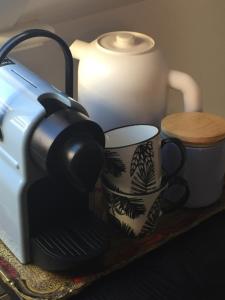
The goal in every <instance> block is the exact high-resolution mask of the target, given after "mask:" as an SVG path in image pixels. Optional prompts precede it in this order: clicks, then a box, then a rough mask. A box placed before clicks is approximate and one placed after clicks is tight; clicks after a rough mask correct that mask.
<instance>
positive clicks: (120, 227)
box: [109, 215, 135, 238]
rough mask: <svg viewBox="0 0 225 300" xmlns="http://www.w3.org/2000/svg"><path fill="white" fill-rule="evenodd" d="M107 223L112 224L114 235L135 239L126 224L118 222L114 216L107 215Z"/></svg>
mask: <svg viewBox="0 0 225 300" xmlns="http://www.w3.org/2000/svg"><path fill="white" fill-rule="evenodd" d="M109 221H110V223H111V224H112V226H113V228H114V229H116V232H115V233H116V234H119V233H120V234H122V235H123V236H127V237H130V238H134V237H135V233H134V231H133V229H132V228H131V227H130V226H129V225H128V224H126V223H124V222H122V221H120V220H118V219H117V218H116V217H115V216H113V215H109Z"/></svg>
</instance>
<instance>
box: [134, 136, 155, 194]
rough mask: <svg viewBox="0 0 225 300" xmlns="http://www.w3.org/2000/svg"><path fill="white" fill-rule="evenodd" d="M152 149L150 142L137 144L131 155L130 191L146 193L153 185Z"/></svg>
mask: <svg viewBox="0 0 225 300" xmlns="http://www.w3.org/2000/svg"><path fill="white" fill-rule="evenodd" d="M153 158H154V150H153V144H152V142H148V143H146V144H143V145H139V146H138V147H137V148H136V150H135V152H134V155H133V158H132V162H131V169H130V175H131V176H133V178H132V191H133V192H134V193H135V194H147V193H149V192H150V191H151V190H152V188H153V186H154V185H155V183H156V182H155V168H154V162H153Z"/></svg>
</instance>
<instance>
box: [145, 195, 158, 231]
mask: <svg viewBox="0 0 225 300" xmlns="http://www.w3.org/2000/svg"><path fill="white" fill-rule="evenodd" d="M160 214H161V208H160V196H159V197H158V198H157V199H156V201H155V202H154V203H153V205H152V207H151V209H150V211H149V213H148V216H147V221H146V223H145V225H144V226H143V228H142V230H141V233H140V237H143V236H144V235H146V234H150V233H153V232H154V231H155V230H156V227H157V224H158V219H159V216H160Z"/></svg>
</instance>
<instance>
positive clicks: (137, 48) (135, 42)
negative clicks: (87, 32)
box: [97, 31, 155, 54]
mask: <svg viewBox="0 0 225 300" xmlns="http://www.w3.org/2000/svg"><path fill="white" fill-rule="evenodd" d="M97 43H98V45H99V46H100V47H101V48H104V49H105V50H109V51H113V52H114V53H120V54H123V53H124V54H141V53H144V52H148V51H150V50H152V49H153V48H154V46H155V41H154V40H153V39H152V38H151V37H149V36H148V35H145V34H143V33H139V32H131V31H116V32H109V33H105V34H103V35H102V36H100V37H99V38H98V39H97Z"/></svg>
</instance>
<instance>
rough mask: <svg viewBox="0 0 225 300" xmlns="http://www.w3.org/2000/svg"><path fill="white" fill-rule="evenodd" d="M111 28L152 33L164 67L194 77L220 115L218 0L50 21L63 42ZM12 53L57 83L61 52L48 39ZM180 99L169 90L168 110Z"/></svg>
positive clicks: (157, 3)
mask: <svg viewBox="0 0 225 300" xmlns="http://www.w3.org/2000/svg"><path fill="white" fill-rule="evenodd" d="M115 1H116V0H115ZM112 30H134V31H140V32H144V33H147V34H149V35H151V36H152V37H154V38H155V39H156V41H157V43H158V44H159V45H160V47H161V49H162V50H163V52H164V55H165V57H166V59H167V61H168V64H169V66H170V67H171V68H174V69H178V70H182V71H185V72H187V73H189V74H191V75H192V76H193V77H194V78H195V79H196V80H197V82H198V83H199V85H200V86H201V88H202V92H203V99H204V109H205V111H210V112H214V113H217V114H220V115H223V116H225V1H224V0H145V1H143V2H141V3H137V4H134V5H130V6H128V7H124V8H118V9H114V10H111V11H107V12H104V13H98V14H95V15H92V16H89V17H86V18H82V19H79V20H76V21H68V22H67V23H61V24H56V32H57V33H58V34H60V35H62V36H63V37H64V38H65V39H66V40H67V41H68V42H69V43H71V42H72V41H73V39H76V38H80V39H85V40H87V41H88V40H89V41H90V40H92V39H94V38H95V37H96V36H98V35H99V34H101V33H103V32H107V31H112ZM31 54H32V55H31ZM15 56H16V57H17V58H18V59H19V60H21V61H22V62H23V63H26V64H27V65H28V66H30V67H32V69H33V70H34V71H35V72H38V73H39V74H41V75H42V76H43V77H44V78H46V79H48V80H49V81H50V82H52V83H54V84H56V85H57V86H58V87H60V88H63V84H62V82H63V72H64V70H63V57H62V55H61V54H60V51H59V50H58V49H57V47H55V45H54V44H53V42H52V43H49V44H47V45H46V47H45V48H37V49H32V50H27V51H24V52H23V53H16V55H15ZM180 99H181V97H180V95H179V94H178V92H174V91H171V92H170V93H169V103H170V105H169V111H170V112H171V111H179V110H182V102H181V101H180Z"/></svg>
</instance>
